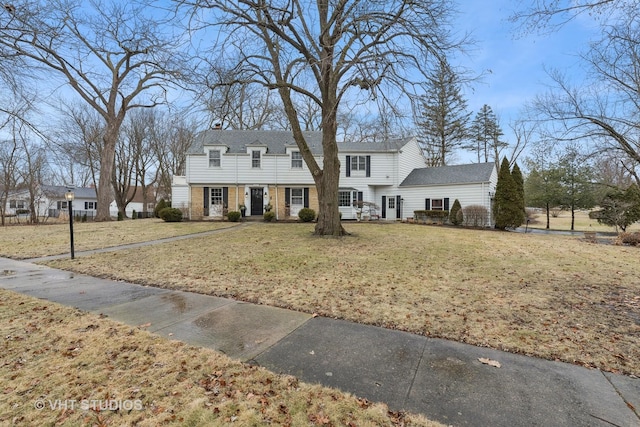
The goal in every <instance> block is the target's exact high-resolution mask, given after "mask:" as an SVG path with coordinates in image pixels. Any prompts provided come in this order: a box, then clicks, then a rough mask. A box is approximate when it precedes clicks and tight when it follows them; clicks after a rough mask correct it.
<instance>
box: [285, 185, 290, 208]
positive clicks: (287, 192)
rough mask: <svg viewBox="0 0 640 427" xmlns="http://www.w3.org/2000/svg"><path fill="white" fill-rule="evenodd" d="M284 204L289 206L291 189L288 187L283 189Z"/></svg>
mask: <svg viewBox="0 0 640 427" xmlns="http://www.w3.org/2000/svg"><path fill="white" fill-rule="evenodd" d="M284 202H285V203H286V204H288V205H289V206H291V188H289V187H285V188H284Z"/></svg>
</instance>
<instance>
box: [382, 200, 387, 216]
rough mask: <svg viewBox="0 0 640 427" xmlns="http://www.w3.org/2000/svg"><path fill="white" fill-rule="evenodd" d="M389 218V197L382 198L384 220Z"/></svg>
mask: <svg viewBox="0 0 640 427" xmlns="http://www.w3.org/2000/svg"><path fill="white" fill-rule="evenodd" d="M386 217H387V196H382V218H386Z"/></svg>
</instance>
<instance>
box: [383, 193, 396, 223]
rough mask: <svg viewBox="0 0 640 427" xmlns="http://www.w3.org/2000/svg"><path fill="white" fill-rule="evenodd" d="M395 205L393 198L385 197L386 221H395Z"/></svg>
mask: <svg viewBox="0 0 640 427" xmlns="http://www.w3.org/2000/svg"><path fill="white" fill-rule="evenodd" d="M396 205H397V200H396V197H395V196H387V209H386V210H387V215H386V219H395V218H396V217H397V216H396V215H397V210H396V209H398V206H396Z"/></svg>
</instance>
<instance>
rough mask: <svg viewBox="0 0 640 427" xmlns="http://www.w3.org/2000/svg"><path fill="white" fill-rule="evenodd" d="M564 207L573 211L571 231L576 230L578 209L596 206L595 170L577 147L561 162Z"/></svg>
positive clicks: (570, 149)
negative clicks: (576, 212)
mask: <svg viewBox="0 0 640 427" xmlns="http://www.w3.org/2000/svg"><path fill="white" fill-rule="evenodd" d="M559 167H560V172H561V176H560V186H561V187H562V189H563V193H562V206H563V207H565V208H568V209H569V210H570V211H571V230H574V229H575V211H576V209H590V208H592V207H594V206H595V204H596V203H595V189H594V185H593V182H592V181H593V170H592V168H591V167H590V166H589V165H588V164H587V163H586V162H585V160H584V157H583V156H581V155H580V154H579V153H578V151H577V149H576V148H575V147H569V148H568V149H567V152H566V153H565V154H564V155H563V156H562V158H561V159H560V162H559Z"/></svg>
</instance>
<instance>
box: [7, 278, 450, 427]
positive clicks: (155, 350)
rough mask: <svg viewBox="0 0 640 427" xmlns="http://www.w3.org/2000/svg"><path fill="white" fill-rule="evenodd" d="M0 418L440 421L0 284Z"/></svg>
mask: <svg viewBox="0 0 640 427" xmlns="http://www.w3.org/2000/svg"><path fill="white" fill-rule="evenodd" d="M0 336H2V344H1V345H2V351H1V352H0V425H3V426H4V425H6V426H9V425H11V426H44V425H50V426H54V425H56V426H57V425H64V426H125V425H136V426H141V427H142V426H154V427H155V426H159V425H167V426H203V425H206V426H223V425H240V426H253V425H278V426H287V425H289V426H293V425H297V426H299V425H334V426H338V425H354V426H355V425H357V426H371V427H373V426H383V425H389V426H424V427H429V426H431V427H436V426H441V424H438V423H434V422H430V421H428V420H426V419H425V418H423V417H421V416H415V415H410V414H404V413H393V412H389V410H388V408H387V406H386V405H383V404H372V403H370V402H368V401H366V400H364V399H358V398H356V397H353V396H350V395H347V394H345V393H341V392H339V391H336V390H333V389H329V388H326V387H320V386H317V385H309V384H306V383H302V382H299V381H298V380H297V379H296V378H294V377H290V376H283V375H275V374H273V373H271V372H269V371H267V370H265V369H263V368H258V367H255V366H248V365H244V364H241V363H239V362H236V361H232V360H231V359H229V358H227V357H226V356H224V355H222V354H220V353H217V352H215V351H212V350H207V349H202V348H196V347H192V346H188V345H185V344H183V343H180V342H177V341H168V340H165V339H162V338H159V337H158V336H155V335H152V334H150V333H147V332H146V331H143V330H139V329H136V328H131V327H129V326H125V325H122V324H120V323H117V322H114V321H112V320H110V319H106V318H102V317H99V316H97V315H93V314H88V313H85V312H80V311H78V310H75V309H71V308H68V307H63V306H60V305H58V304H54V303H50V302H46V301H42V300H37V299H35V298H30V297H26V296H23V295H20V294H16V293H13V292H9V291H5V290H2V289H0Z"/></svg>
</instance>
